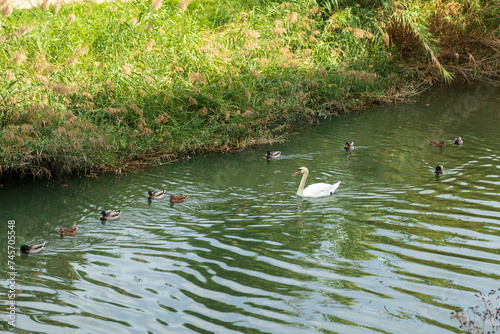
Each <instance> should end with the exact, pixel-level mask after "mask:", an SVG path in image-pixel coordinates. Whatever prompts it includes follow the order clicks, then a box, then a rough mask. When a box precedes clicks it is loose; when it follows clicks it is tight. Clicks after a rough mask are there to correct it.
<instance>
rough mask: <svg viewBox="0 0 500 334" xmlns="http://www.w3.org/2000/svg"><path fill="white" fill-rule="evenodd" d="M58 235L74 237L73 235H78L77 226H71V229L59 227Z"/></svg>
mask: <svg viewBox="0 0 500 334" xmlns="http://www.w3.org/2000/svg"><path fill="white" fill-rule="evenodd" d="M58 234H60V235H75V234H78V225H74V226H71V227H66V228H64V227H61V228H60V229H59V233H58Z"/></svg>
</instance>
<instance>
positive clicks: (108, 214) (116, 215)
mask: <svg viewBox="0 0 500 334" xmlns="http://www.w3.org/2000/svg"><path fill="white" fill-rule="evenodd" d="M121 213H122V211H121V210H120V211H113V210H109V211H102V212H101V220H116V219H122V217H120V215H121Z"/></svg>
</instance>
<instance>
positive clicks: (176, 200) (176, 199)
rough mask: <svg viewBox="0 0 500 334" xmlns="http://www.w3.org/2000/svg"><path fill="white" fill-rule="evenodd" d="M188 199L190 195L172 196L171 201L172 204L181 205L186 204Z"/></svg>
mask: <svg viewBox="0 0 500 334" xmlns="http://www.w3.org/2000/svg"><path fill="white" fill-rule="evenodd" d="M187 198H188V195H177V196H175V195H170V199H169V201H170V202H171V203H181V202H184V201H185V200H186V199H187Z"/></svg>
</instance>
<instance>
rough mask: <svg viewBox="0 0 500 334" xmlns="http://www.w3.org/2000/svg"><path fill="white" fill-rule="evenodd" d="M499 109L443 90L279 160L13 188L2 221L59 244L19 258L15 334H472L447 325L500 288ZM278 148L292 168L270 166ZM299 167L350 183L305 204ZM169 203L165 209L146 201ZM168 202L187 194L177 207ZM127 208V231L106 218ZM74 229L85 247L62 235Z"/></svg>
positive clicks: (336, 126) (232, 157)
mask: <svg viewBox="0 0 500 334" xmlns="http://www.w3.org/2000/svg"><path fill="white" fill-rule="evenodd" d="M498 100H499V95H498V93H497V92H496V91H494V90H493V89H490V88H489V87H483V86H477V87H468V88H463V89H456V90H455V91H449V90H435V91H433V92H431V93H429V94H427V95H426V96H423V97H422V98H421V100H420V101H419V102H417V103H415V104H412V105H395V106H383V107H377V108H374V109H373V110H368V111H366V112H363V113H361V114H353V115H349V116H345V117H339V118H333V119H330V120H322V121H321V124H319V125H318V126H312V125H311V126H310V128H308V129H306V130H305V131H304V133H302V134H301V135H299V136H296V137H294V138H292V140H291V141H290V142H288V143H285V144H281V145H279V146H278V145H276V146H274V147H270V148H267V147H256V148H253V149H248V150H246V151H243V152H238V153H234V154H229V155H223V156H214V155H207V156H200V157H196V158H193V159H189V160H186V161H181V162H175V163H171V164H165V165H161V166H155V167H150V168H148V169H147V170H145V171H144V172H141V173H137V174H129V175H102V176H100V177H99V178H97V179H87V178H73V179H71V180H69V185H70V186H69V187H61V186H60V185H58V184H57V183H55V182H51V181H37V182H36V183H32V182H29V181H25V182H14V181H11V182H4V184H3V188H2V189H0V203H1V206H0V217H2V219H3V220H4V222H5V223H4V224H3V226H7V221H8V220H13V221H15V231H16V247H17V248H18V247H19V246H20V245H21V244H24V243H31V242H36V241H46V242H47V245H46V250H44V251H43V252H41V253H39V254H34V255H29V256H16V257H15V259H14V260H15V266H16V267H15V269H16V272H17V276H16V283H17V285H16V286H17V290H16V293H15V300H16V306H17V313H16V327H17V330H18V331H27V332H33V333H54V332H57V331H59V330H66V331H71V332H77V333H87V332H92V333H104V332H110V331H112V332H117V331H119V332H120V333H137V332H143V333H144V332H148V331H149V332H155V333H160V332H166V331H168V332H169V333H170V332H175V333H186V332H200V333H206V332H215V333H222V332H224V333H237V332H252V333H288V332H290V331H293V332H294V333H311V332H322V333H325V332H331V333H372V332H373V333H408V332H412V333H423V332H426V333H428V334H430V333H446V332H449V333H454V332H459V331H458V329H457V328H458V323H455V322H454V320H453V319H450V312H451V311H452V310H455V309H457V308H460V307H468V306H474V305H476V299H475V297H474V294H476V293H477V292H484V291H489V290H490V289H497V288H498V287H499V286H498V282H499V279H500V271H499V270H498V268H499V266H498V265H499V264H500V254H499V252H498V245H499V244H500V219H499V218H498V217H499V216H500V201H499V200H498V198H499V194H500V191H499V189H500V188H499V185H500V178H499V173H498V171H499V168H500V162H499V159H500V157H499V156H498V152H500V143H499V141H498V139H497V137H498V129H499V125H500V114H499V111H498V108H497V105H498ZM457 136H461V137H462V139H463V140H464V144H463V145H461V146H459V147H454V146H453V139H454V138H455V137H457ZM428 139H433V140H444V141H445V146H444V147H442V148H438V147H432V146H430V145H429V144H427V140H428ZM346 141H353V142H354V144H355V147H354V149H353V150H350V151H348V152H346V151H345V150H344V148H343V145H344V144H345V142H346ZM267 149H272V150H280V151H281V152H282V156H281V157H280V158H278V159H269V160H268V159H265V158H263V156H264V153H265V151H266V150H267ZM440 164H442V165H443V166H444V173H443V174H442V175H436V174H434V172H433V171H434V169H435V167H436V166H437V165H440ZM302 166H305V167H307V168H309V171H310V175H309V178H308V180H307V184H311V183H314V182H329V183H334V182H336V181H342V183H341V185H340V187H339V188H338V189H337V191H336V192H335V194H334V195H333V196H331V197H324V198H318V199H308V198H298V197H297V196H296V195H295V193H296V191H297V188H298V185H299V182H300V177H294V176H293V173H294V172H295V171H296V170H297V168H299V167H302ZM159 189H166V190H167V194H166V196H165V198H164V199H162V200H153V201H148V200H147V192H148V191H149V190H151V191H154V190H159ZM171 194H174V195H179V194H189V197H188V199H187V201H185V202H183V203H178V204H171V203H170V202H169V201H168V197H169V196H170V195H171ZM118 209H119V210H122V211H123V213H122V217H123V219H120V220H116V221H106V222H101V221H100V220H99V215H100V212H101V211H102V210H118ZM72 225H78V226H79V229H78V231H79V234H78V235H75V236H65V237H60V236H59V235H57V231H58V230H59V228H60V227H68V226H72ZM5 228H6V231H5V232H7V227H5ZM4 235H7V233H4ZM0 247H3V249H7V239H6V238H5V237H4V238H1V239H0ZM7 260H8V258H7V253H6V252H4V253H2V263H4V266H5V267H6V264H7V263H8V262H7ZM7 270H8V268H7ZM2 284H3V285H4V286H5V287H8V281H4V283H2ZM6 291H8V289H4V290H3V291H2V292H1V293H0V294H1V296H2V298H1V299H2V302H1V303H2V305H4V306H6V305H7V304H6V301H7V300H8V298H7V292H6ZM5 310H6V308H4V310H2V311H0V313H2V314H7V312H6V311H5ZM0 328H1V329H2V330H11V329H12V328H13V327H11V326H10V325H9V324H8V323H7V322H6V321H5V320H1V321H0Z"/></svg>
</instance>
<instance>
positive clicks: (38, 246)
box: [19, 242, 46, 254]
mask: <svg viewBox="0 0 500 334" xmlns="http://www.w3.org/2000/svg"><path fill="white" fill-rule="evenodd" d="M45 244H46V242H37V243H35V244H31V245H29V246H28V245H22V246H21V248H20V249H19V252H21V253H24V254H35V253H38V252H41V251H43V250H44V249H45V248H43V246H45Z"/></svg>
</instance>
